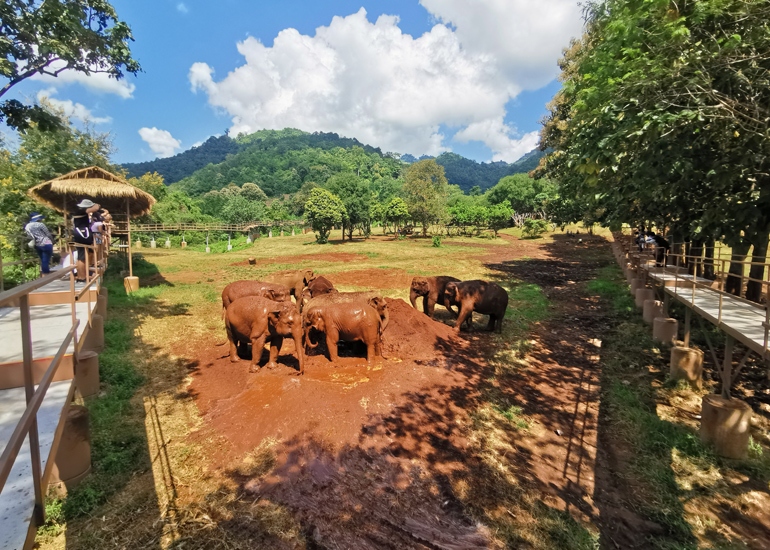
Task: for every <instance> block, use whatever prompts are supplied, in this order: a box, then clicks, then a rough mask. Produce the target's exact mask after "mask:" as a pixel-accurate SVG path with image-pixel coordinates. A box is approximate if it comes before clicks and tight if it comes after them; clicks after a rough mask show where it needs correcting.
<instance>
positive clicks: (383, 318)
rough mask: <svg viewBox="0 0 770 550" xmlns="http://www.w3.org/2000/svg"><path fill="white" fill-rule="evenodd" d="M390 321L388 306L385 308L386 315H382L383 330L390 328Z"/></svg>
mask: <svg viewBox="0 0 770 550" xmlns="http://www.w3.org/2000/svg"><path fill="white" fill-rule="evenodd" d="M389 322H390V311H388V308H385V315H384V316H383V317H382V332H385V329H386V328H388V323H389Z"/></svg>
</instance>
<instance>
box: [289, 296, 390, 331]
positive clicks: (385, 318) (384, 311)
mask: <svg viewBox="0 0 770 550" xmlns="http://www.w3.org/2000/svg"><path fill="white" fill-rule="evenodd" d="M348 302H359V303H365V304H367V305H369V306H371V307H373V308H374V309H375V311H377V313H378V314H379V316H380V319H382V330H383V331H385V329H386V328H387V327H388V323H389V322H390V313H389V312H388V302H386V301H385V298H384V297H383V296H382V295H381V294H378V293H377V292H334V293H330V294H321V295H320V296H315V297H313V298H311V299H310V301H308V302H307V304H305V305H304V308H303V310H302V311H303V312H304V311H305V309H306V308H308V307H310V306H312V305H319V304H326V303H334V304H339V303H348Z"/></svg>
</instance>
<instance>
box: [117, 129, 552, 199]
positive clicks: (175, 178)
mask: <svg viewBox="0 0 770 550" xmlns="http://www.w3.org/2000/svg"><path fill="white" fill-rule="evenodd" d="M541 156H542V153H540V152H539V151H532V152H530V153H528V154H527V155H525V156H524V157H522V159H520V160H519V161H517V162H516V163H513V164H508V163H506V162H490V163H479V162H476V161H473V160H470V159H467V158H465V157H462V156H460V155H458V154H455V153H444V154H442V155H439V156H438V157H437V158H436V162H438V163H439V164H440V165H442V166H443V167H444V170H445V172H446V176H447V179H448V180H449V183H452V184H456V185H458V186H460V188H461V189H462V190H463V191H465V192H468V191H469V190H470V189H471V188H472V187H474V186H479V187H480V188H481V189H482V190H486V189H489V188H490V187H492V186H493V185H495V184H496V183H497V182H498V181H499V180H500V179H501V178H503V177H505V176H508V175H511V174H516V173H520V172H528V171H530V170H532V169H533V168H534V167H535V166H537V163H538V161H539V159H540V157H541ZM421 158H431V157H421ZM413 160H417V159H415V158H414V157H412V156H411V155H404V156H403V157H401V160H399V159H396V158H395V157H394V156H392V155H389V154H383V153H382V151H381V150H380V149H379V148H376V147H371V146H369V145H365V144H363V143H361V142H360V141H358V140H357V139H354V138H345V137H340V136H339V135H338V134H335V133H324V132H315V133H312V134H311V133H308V132H303V131H301V130H296V129H293V128H285V129H283V130H260V131H258V132H254V133H253V134H248V135H241V136H238V137H237V138H235V139H233V138H231V137H229V136H220V137H211V138H209V139H208V140H207V141H206V142H205V143H203V144H202V145H200V146H198V147H193V148H192V149H190V150H188V151H185V152H183V153H180V154H178V155H175V156H173V157H169V158H164V159H156V160H154V161H150V162H141V163H133V164H124V165H123V167H124V168H125V169H126V170H128V175H129V177H133V176H141V175H142V174H144V173H146V172H158V173H159V174H161V175H162V176H163V178H164V180H165V182H166V183H167V184H174V185H173V187H174V188H176V189H179V190H182V191H184V192H186V193H187V194H189V195H191V196H199V195H202V194H204V193H207V192H208V191H212V190H219V189H222V188H224V187H227V186H228V185H230V184H235V185H238V186H241V185H243V184H244V183H247V182H251V183H255V184H257V185H259V187H260V188H261V189H262V190H263V191H264V192H265V193H266V194H267V195H268V196H270V197H275V196H279V195H284V194H288V193H294V192H296V191H297V190H298V189H299V188H300V187H301V186H302V185H303V184H304V183H307V182H313V183H317V184H323V183H324V182H326V180H327V179H329V177H330V176H332V175H334V174H336V173H338V172H346V171H353V172H356V173H358V174H360V175H361V176H363V177H366V178H368V179H372V180H374V179H379V178H382V177H392V178H398V177H399V175H400V173H401V169H402V167H403V166H404V162H409V161H413Z"/></svg>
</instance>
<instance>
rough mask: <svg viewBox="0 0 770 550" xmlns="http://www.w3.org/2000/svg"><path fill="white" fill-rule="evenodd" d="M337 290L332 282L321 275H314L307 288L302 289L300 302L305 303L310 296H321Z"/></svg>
mask: <svg viewBox="0 0 770 550" xmlns="http://www.w3.org/2000/svg"><path fill="white" fill-rule="evenodd" d="M337 292H339V291H338V290H337V289H336V288H334V285H333V284H332V282H331V281H330V280H329V279H327V278H326V277H324V276H323V275H314V276H313V278H312V279H310V282H308V284H307V288H306V289H305V290H303V291H302V303H303V304H306V303H307V302H308V301H309V300H310V299H311V298H314V297H316V296H321V295H322V294H332V293H337Z"/></svg>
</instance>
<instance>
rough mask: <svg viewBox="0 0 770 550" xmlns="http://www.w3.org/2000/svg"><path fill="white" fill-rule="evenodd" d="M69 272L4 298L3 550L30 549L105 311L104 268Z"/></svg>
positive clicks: (0, 310)
mask: <svg viewBox="0 0 770 550" xmlns="http://www.w3.org/2000/svg"><path fill="white" fill-rule="evenodd" d="M72 271H73V268H72V267H68V268H65V269H62V270H60V271H58V272H54V273H52V274H50V275H46V276H44V277H42V278H41V279H38V280H36V281H31V282H29V283H26V284H24V285H22V286H20V287H17V288H14V289H11V290H9V291H6V292H2V293H0V342H2V345H0V453H1V454H0V550H19V549H24V548H30V547H31V545H32V543H33V542H34V535H35V532H36V529H37V527H39V526H40V525H41V523H42V521H43V520H44V497H45V493H46V489H47V484H48V481H49V479H50V478H51V474H52V472H53V469H54V461H55V460H54V459H55V458H56V452H57V449H58V446H59V443H60V441H61V438H62V433H63V431H64V427H65V421H66V418H67V412H68V410H69V407H70V404H71V402H72V400H73V396H74V395H75V390H76V382H75V369H76V367H77V363H78V357H79V354H80V353H81V352H82V351H83V346H84V344H86V343H87V342H88V340H89V331H90V327H91V326H92V325H91V321H92V319H94V317H93V315H94V314H95V312H97V304H99V300H98V295H99V289H100V283H101V272H102V269H99V270H97V274H96V275H94V276H93V277H92V278H91V279H90V280H89V281H88V282H87V283H76V282H75V281H74V277H73V275H72Z"/></svg>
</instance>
